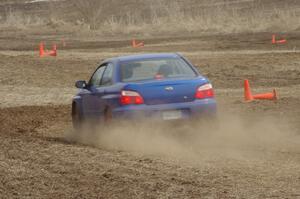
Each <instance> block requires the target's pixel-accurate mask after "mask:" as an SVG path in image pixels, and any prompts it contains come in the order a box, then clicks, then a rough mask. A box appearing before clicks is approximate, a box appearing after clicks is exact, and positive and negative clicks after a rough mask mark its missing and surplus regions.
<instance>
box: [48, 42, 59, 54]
mask: <svg viewBox="0 0 300 199" xmlns="http://www.w3.org/2000/svg"><path fill="white" fill-rule="evenodd" d="M49 55H50V56H53V57H56V56H57V48H56V44H53V46H52V51H50V52H49Z"/></svg>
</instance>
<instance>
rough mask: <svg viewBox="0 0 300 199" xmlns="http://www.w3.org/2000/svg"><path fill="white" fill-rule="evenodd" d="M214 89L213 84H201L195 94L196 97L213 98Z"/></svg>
mask: <svg viewBox="0 0 300 199" xmlns="http://www.w3.org/2000/svg"><path fill="white" fill-rule="evenodd" d="M213 97H214V90H213V88H212V85H211V84H204V85H202V86H200V87H199V88H198V89H197V91H196V94H195V98H196V99H205V98H213Z"/></svg>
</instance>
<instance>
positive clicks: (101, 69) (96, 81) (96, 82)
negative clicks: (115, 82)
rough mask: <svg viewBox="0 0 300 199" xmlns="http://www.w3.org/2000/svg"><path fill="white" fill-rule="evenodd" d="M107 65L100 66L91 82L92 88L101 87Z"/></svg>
mask: <svg viewBox="0 0 300 199" xmlns="http://www.w3.org/2000/svg"><path fill="white" fill-rule="evenodd" d="M105 68H106V65H103V66H100V67H99V68H98V69H97V70H96V71H95V72H94V74H93V76H92V77H91V80H90V82H89V85H90V86H95V87H98V86H100V83H101V79H102V75H103V73H104V71H105Z"/></svg>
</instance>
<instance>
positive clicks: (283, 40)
mask: <svg viewBox="0 0 300 199" xmlns="http://www.w3.org/2000/svg"><path fill="white" fill-rule="evenodd" d="M286 42H287V40H286V39H281V40H276V35H275V34H273V35H272V44H284V43H286Z"/></svg>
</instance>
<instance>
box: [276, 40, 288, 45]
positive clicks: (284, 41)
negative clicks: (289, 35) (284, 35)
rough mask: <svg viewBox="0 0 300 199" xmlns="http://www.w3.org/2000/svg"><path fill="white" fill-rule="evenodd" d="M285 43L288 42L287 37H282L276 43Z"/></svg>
mask: <svg viewBox="0 0 300 199" xmlns="http://www.w3.org/2000/svg"><path fill="white" fill-rule="evenodd" d="M284 43H286V39H281V40H278V41H276V44H284Z"/></svg>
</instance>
